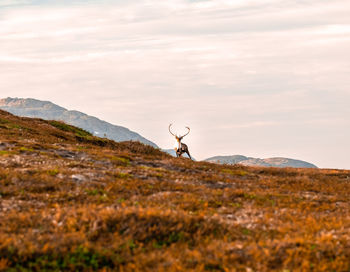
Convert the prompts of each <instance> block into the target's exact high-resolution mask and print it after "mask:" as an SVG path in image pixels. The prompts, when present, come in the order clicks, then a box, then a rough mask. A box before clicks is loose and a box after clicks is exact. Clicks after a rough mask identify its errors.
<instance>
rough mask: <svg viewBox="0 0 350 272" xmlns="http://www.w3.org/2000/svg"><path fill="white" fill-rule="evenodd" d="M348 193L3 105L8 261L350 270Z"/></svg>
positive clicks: (285, 172) (330, 178)
mask: <svg viewBox="0 0 350 272" xmlns="http://www.w3.org/2000/svg"><path fill="white" fill-rule="evenodd" d="M349 195H350V171H345V170H344V171H340V170H318V169H276V168H251V167H244V166H223V165H216V164H209V163H205V162H192V161H190V160H188V159H176V158H172V157H170V156H169V155H167V154H164V153H162V152H160V151H159V150H156V149H154V148H152V147H149V146H145V145H143V144H140V143H136V142H123V143H115V142H113V141H109V140H106V139H100V138H96V137H93V136H92V135H91V134H89V133H87V132H85V131H83V130H81V129H78V128H74V127H71V126H67V125H66V124H63V123H58V122H52V121H44V120H40V119H30V118H19V117H15V116H13V115H10V114H8V113H6V112H3V111H0V271H45V270H46V271H96V270H100V271H284V272H287V271H350V209H349V208H350V204H349Z"/></svg>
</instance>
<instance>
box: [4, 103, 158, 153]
mask: <svg viewBox="0 0 350 272" xmlns="http://www.w3.org/2000/svg"><path fill="white" fill-rule="evenodd" d="M0 109H2V110H5V111H8V112H11V113H12V114H15V115H18V116H23V117H35V118H42V119H45V120H58V121H64V122H65V123H67V124H70V125H73V126H77V127H80V128H82V129H84V130H87V131H89V132H90V133H92V134H94V135H95V136H99V137H106V138H108V139H111V140H114V141H116V142H122V141H140V142H141V143H144V144H148V145H151V146H153V147H157V145H156V144H155V143H153V142H151V141H149V140H147V139H146V138H144V137H142V136H141V135H139V134H138V133H136V132H134V131H131V130H129V129H127V128H125V127H122V126H116V125H112V124H110V123H107V122H105V121H102V120H100V119H98V118H96V117H93V116H89V115H87V114H85V113H82V112H79V111H74V110H73V111H72V110H67V109H65V108H62V107H60V106H58V105H55V104H53V103H51V102H49V101H40V100H36V99H31V98H27V99H24V98H10V97H8V98H5V99H0Z"/></svg>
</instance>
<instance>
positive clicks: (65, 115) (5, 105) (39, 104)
mask: <svg viewBox="0 0 350 272" xmlns="http://www.w3.org/2000/svg"><path fill="white" fill-rule="evenodd" d="M0 109H2V110H5V111H8V112H10V113H12V114H15V115H18V116H25V117H35V118H42V119H45V120H59V121H64V122H65V123H67V124H70V125H74V126H77V127H80V128H82V129H85V130H87V131H89V132H91V133H92V134H94V135H96V136H99V137H106V138H108V139H111V140H114V141H116V142H121V141H139V142H141V143H144V144H147V145H151V146H153V147H158V146H157V145H156V144H155V143H153V142H151V141H150V140H147V139H146V138H144V137H142V136H141V135H140V134H138V133H136V132H134V131H131V130H129V129H127V128H125V127H122V126H117V125H113V124H110V123H108V122H105V121H102V120H100V119H98V118H96V117H93V116H89V115H87V114H85V113H82V112H79V111H75V110H67V109H65V108H63V107H60V106H58V105H56V104H54V103H52V102H49V101H41V100H36V99H32V98H26V99H24V98H5V99H0ZM163 151H164V152H166V153H168V154H170V155H172V156H174V157H175V156H176V153H175V150H173V149H163ZM183 156H184V157H187V155H186V154H184V155H183ZM204 161H208V162H214V163H220V164H236V163H238V164H243V165H249V166H267V167H302V168H317V167H316V166H315V165H313V164H311V163H308V162H305V161H300V160H294V159H288V158H268V159H258V158H251V157H245V156H242V155H234V156H215V157H211V158H208V159H205V160H204Z"/></svg>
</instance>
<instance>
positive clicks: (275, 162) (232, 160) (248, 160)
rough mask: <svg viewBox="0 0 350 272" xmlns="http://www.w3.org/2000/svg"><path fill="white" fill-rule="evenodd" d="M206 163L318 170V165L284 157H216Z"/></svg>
mask: <svg viewBox="0 0 350 272" xmlns="http://www.w3.org/2000/svg"><path fill="white" fill-rule="evenodd" d="M204 161H206V162H212V163H219V164H229V165H233V164H241V165H246V166H264V167H280V168H282V167H293V168H318V167H317V166H316V165H314V164H312V163H309V162H306V161H302V160H296V159H291V158H284V157H272V158H265V159H260V158H253V157H246V156H243V155H232V156H214V157H210V158H207V159H205V160H204Z"/></svg>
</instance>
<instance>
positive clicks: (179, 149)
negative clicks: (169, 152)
mask: <svg viewBox="0 0 350 272" xmlns="http://www.w3.org/2000/svg"><path fill="white" fill-rule="evenodd" d="M170 127H171V124H170V125H169V132H170V134H171V135H173V136H175V138H176V141H177V143H178V147H177V148H175V151H176V157H181V156H182V154H184V153H186V154H187V155H188V157H189V158H190V159H191V160H192V157H191V155H190V152H189V151H188V146H187V145H186V144H184V143H181V141H182V138H183V137H185V136H186V135H187V134H188V133H190V128H189V127H186V128H187V129H188V132H187V133H186V134H185V135H183V136H177V135H175V134H174V133H172V132H171V130H170Z"/></svg>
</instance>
